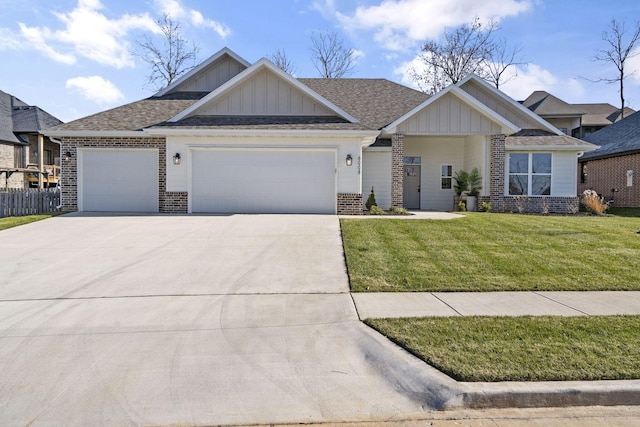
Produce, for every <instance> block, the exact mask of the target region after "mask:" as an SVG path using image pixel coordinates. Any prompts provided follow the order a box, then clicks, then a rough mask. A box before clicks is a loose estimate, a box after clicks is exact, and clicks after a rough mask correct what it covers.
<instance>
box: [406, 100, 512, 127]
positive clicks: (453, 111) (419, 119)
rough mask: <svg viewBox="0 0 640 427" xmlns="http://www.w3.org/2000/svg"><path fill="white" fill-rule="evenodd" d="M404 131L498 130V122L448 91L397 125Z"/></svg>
mask: <svg viewBox="0 0 640 427" xmlns="http://www.w3.org/2000/svg"><path fill="white" fill-rule="evenodd" d="M398 132H400V133H402V134H405V135H424V134H430V135H470V134H484V135H490V134H497V133H500V132H501V126H500V125H499V124H497V123H495V122H493V121H492V120H490V119H489V118H487V117H486V116H485V115H483V114H481V113H480V112H478V111H477V110H476V109H475V108H472V107H470V106H469V105H467V104H466V103H464V102H462V101H461V100H460V98H458V97H456V96H455V95H452V94H447V95H445V96H443V97H442V98H440V99H438V100H437V101H436V102H434V103H432V104H430V105H428V106H427V107H426V108H424V109H423V110H422V111H420V112H418V113H416V114H414V115H413V116H411V117H410V118H409V119H407V120H406V121H404V122H403V123H401V124H400V125H399V126H398Z"/></svg>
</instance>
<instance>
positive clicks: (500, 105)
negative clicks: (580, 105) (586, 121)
mask: <svg viewBox="0 0 640 427" xmlns="http://www.w3.org/2000/svg"><path fill="white" fill-rule="evenodd" d="M458 86H459V87H460V88H461V89H462V90H464V91H465V92H467V93H468V94H469V95H471V96H472V97H474V98H475V99H477V100H478V101H479V102H481V103H482V104H484V105H485V106H486V107H487V108H489V109H491V110H492V111H494V112H495V113H497V114H498V115H500V116H501V117H503V118H504V119H505V120H508V121H509V122H510V123H513V124H514V125H515V126H517V127H518V128H519V129H542V130H547V131H549V132H552V133H555V134H557V135H564V134H563V133H562V132H561V131H560V130H559V129H557V128H556V127H555V126H553V125H552V124H550V123H549V122H547V121H546V120H544V119H543V118H541V117H540V116H538V115H537V114H535V113H533V112H532V111H531V110H529V109H528V108H526V107H524V106H523V105H522V104H520V103H519V102H517V101H515V100H513V99H512V98H511V97H509V96H507V95H506V94H505V93H504V92H502V91H500V90H499V89H496V88H495V87H493V86H492V85H490V84H489V83H487V82H486V81H485V80H483V79H481V78H480V77H478V76H476V75H475V74H470V75H468V76H467V77H465V78H464V79H462V80H461V81H460V82H458Z"/></svg>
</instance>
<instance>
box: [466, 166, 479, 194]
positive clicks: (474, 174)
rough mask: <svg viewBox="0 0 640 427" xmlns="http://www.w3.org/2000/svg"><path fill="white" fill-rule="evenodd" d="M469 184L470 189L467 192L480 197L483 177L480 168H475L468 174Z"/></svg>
mask: <svg viewBox="0 0 640 427" xmlns="http://www.w3.org/2000/svg"><path fill="white" fill-rule="evenodd" d="M467 185H468V186H469V191H468V192H467V194H468V195H469V196H475V197H478V196H479V195H480V190H482V177H481V176H480V171H478V168H473V169H472V170H471V173H469V175H468V176H467Z"/></svg>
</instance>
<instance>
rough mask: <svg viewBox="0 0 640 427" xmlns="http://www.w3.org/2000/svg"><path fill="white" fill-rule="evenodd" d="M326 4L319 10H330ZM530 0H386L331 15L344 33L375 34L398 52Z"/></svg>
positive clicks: (516, 10) (525, 6) (510, 12)
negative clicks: (476, 19)
mask: <svg viewBox="0 0 640 427" xmlns="http://www.w3.org/2000/svg"><path fill="white" fill-rule="evenodd" d="M332 6H333V4H332V2H327V3H326V4H325V5H324V6H323V7H324V8H330V7H332ZM531 7H532V0H484V1H477V0H430V1H424V0H386V1H383V2H382V3H380V4H379V5H376V6H360V7H358V8H357V9H356V11H355V12H354V13H353V15H351V16H347V15H345V14H342V13H340V12H335V16H336V17H337V18H338V20H339V21H340V23H341V24H342V25H343V27H344V29H345V30H346V31H349V30H371V31H375V34H374V40H375V41H376V42H377V43H379V44H380V45H381V46H382V47H383V48H385V49H388V50H392V51H398V50H404V49H407V48H409V47H412V46H415V44H416V43H417V42H420V41H424V40H426V39H429V38H435V37H437V36H438V35H439V34H440V33H441V32H442V31H443V30H444V29H445V28H446V27H452V26H459V25H462V24H465V23H468V22H471V21H472V20H473V19H474V18H475V17H476V16H477V17H479V18H480V19H481V20H483V21H485V20H488V19H490V18H494V19H498V20H499V19H501V18H504V17H507V16H514V15H518V14H520V13H524V12H526V11H528V10H529V9H530V8H531Z"/></svg>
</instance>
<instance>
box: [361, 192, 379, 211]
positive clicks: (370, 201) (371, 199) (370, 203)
mask: <svg viewBox="0 0 640 427" xmlns="http://www.w3.org/2000/svg"><path fill="white" fill-rule="evenodd" d="M364 205H365V207H366V208H367V210H369V211H370V210H371V207H372V206H378V204H377V203H376V196H375V194H373V187H371V194H369V197H367V202H366V203H365V204H364Z"/></svg>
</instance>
